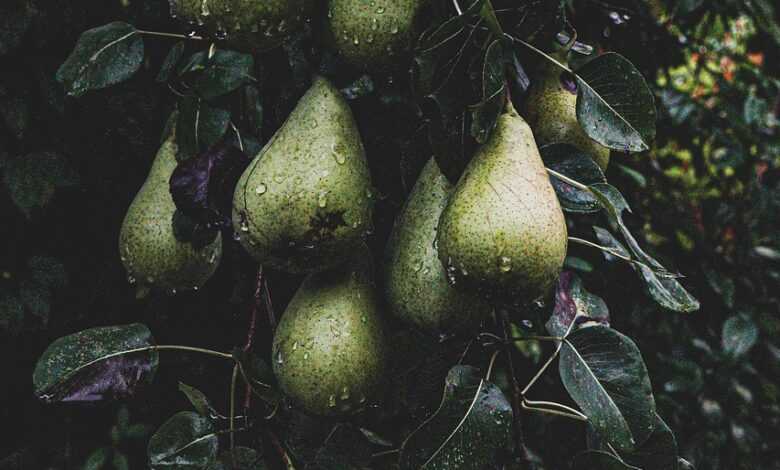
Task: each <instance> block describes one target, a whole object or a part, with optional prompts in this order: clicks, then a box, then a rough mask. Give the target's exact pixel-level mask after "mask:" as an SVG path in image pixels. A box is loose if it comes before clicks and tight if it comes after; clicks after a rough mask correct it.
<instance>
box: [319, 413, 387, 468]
mask: <svg viewBox="0 0 780 470" xmlns="http://www.w3.org/2000/svg"><path fill="white" fill-rule="evenodd" d="M371 455H372V448H371V444H370V443H369V442H368V440H366V437H365V436H364V435H363V433H361V432H360V430H358V429H357V428H356V427H355V426H353V425H351V424H344V423H341V424H337V425H336V426H335V427H334V428H333V430H332V431H331V432H330V434H328V437H327V438H326V439H325V442H324V443H323V444H322V446H320V448H319V449H318V450H317V453H316V455H315V456H314V461H313V462H312V464H311V465H307V466H306V468H307V469H310V470H314V469H321V470H349V469H359V468H370V467H371Z"/></svg>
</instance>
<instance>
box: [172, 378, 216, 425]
mask: <svg viewBox="0 0 780 470" xmlns="http://www.w3.org/2000/svg"><path fill="white" fill-rule="evenodd" d="M179 391H180V392H181V393H183V394H184V395H185V396H186V397H187V400H189V401H190V403H192V406H193V407H194V408H195V411H197V412H198V414H200V415H201V416H205V417H207V418H211V419H216V418H217V417H219V413H217V410H215V409H214V407H213V406H211V402H209V399H208V397H207V396H206V394H204V393H203V392H201V391H200V390H198V389H197V388H195V387H191V386H189V385H187V384H185V383H184V382H179Z"/></svg>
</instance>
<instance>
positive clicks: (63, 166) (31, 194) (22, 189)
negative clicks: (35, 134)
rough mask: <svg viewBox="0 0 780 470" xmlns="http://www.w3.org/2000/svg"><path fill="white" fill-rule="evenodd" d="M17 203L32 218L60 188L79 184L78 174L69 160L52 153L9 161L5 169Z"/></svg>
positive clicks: (5, 177) (6, 178) (12, 194)
mask: <svg viewBox="0 0 780 470" xmlns="http://www.w3.org/2000/svg"><path fill="white" fill-rule="evenodd" d="M3 173H4V174H3V180H4V181H5V185H6V186H7V187H8V192H9V193H10V194H11V199H13V201H14V204H16V206H17V207H18V208H19V209H20V210H21V211H22V212H23V213H24V215H25V216H27V217H28V218H30V217H31V216H32V215H33V212H34V211H35V210H37V209H42V208H44V207H46V206H47V205H48V204H49V202H51V200H52V199H53V198H54V195H55V193H56V191H57V190H58V189H60V188H69V187H73V186H76V185H77V184H78V183H79V177H78V175H77V174H76V172H75V171H73V169H72V168H71V167H70V165H69V164H68V162H67V161H66V160H65V158H64V157H62V156H61V155H59V154H56V153H52V152H41V153H31V154H29V155H27V156H24V157H19V158H14V159H12V160H10V161H9V162H8V163H7V164H6V167H5V170H4V172H3Z"/></svg>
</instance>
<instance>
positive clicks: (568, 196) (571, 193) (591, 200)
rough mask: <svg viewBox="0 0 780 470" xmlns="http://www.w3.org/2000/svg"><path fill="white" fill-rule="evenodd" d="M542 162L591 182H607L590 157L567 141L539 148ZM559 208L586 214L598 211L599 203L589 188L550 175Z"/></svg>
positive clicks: (567, 174) (578, 180)
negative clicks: (584, 188) (559, 204)
mask: <svg viewBox="0 0 780 470" xmlns="http://www.w3.org/2000/svg"><path fill="white" fill-rule="evenodd" d="M539 153H540V154H541V155H542V160H544V164H545V165H546V166H547V167H548V168H550V169H551V170H554V171H556V172H558V173H560V174H562V175H563V176H566V177H568V178H570V179H573V180H574V181H577V182H579V183H582V184H585V185H590V184H596V183H606V182H607V178H606V177H605V176H604V172H603V171H602V170H601V168H600V167H599V166H598V165H597V164H596V162H594V161H593V159H592V158H590V156H588V155H587V154H585V153H583V152H582V151H581V150H579V149H578V148H577V147H575V146H573V145H570V144H563V143H557V144H548V145H543V146H542V147H540V148H539ZM550 183H552V186H553V188H554V189H555V193H556V194H557V195H558V200H559V201H560V202H561V207H562V208H563V209H564V210H565V211H568V212H574V213H589V212H598V211H599V210H601V204H600V203H599V201H598V200H597V199H596V198H595V197H594V196H593V194H592V193H591V192H590V191H585V190H582V189H578V188H576V187H574V186H572V185H570V184H568V183H566V182H565V181H562V180H561V179H559V178H556V177H555V176H553V175H551V176H550Z"/></svg>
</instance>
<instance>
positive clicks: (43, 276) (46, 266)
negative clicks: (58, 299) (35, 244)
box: [27, 256, 68, 289]
mask: <svg viewBox="0 0 780 470" xmlns="http://www.w3.org/2000/svg"><path fill="white" fill-rule="evenodd" d="M27 267H28V268H29V269H30V277H31V278H32V280H34V281H35V282H38V283H39V284H42V285H44V286H46V287H49V288H52V289H58V288H61V287H64V286H65V284H67V282H68V275H67V273H66V272H65V266H63V264H62V263H61V262H60V261H59V260H58V259H55V258H51V257H48V256H33V257H31V258H30V259H29V260H27Z"/></svg>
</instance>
